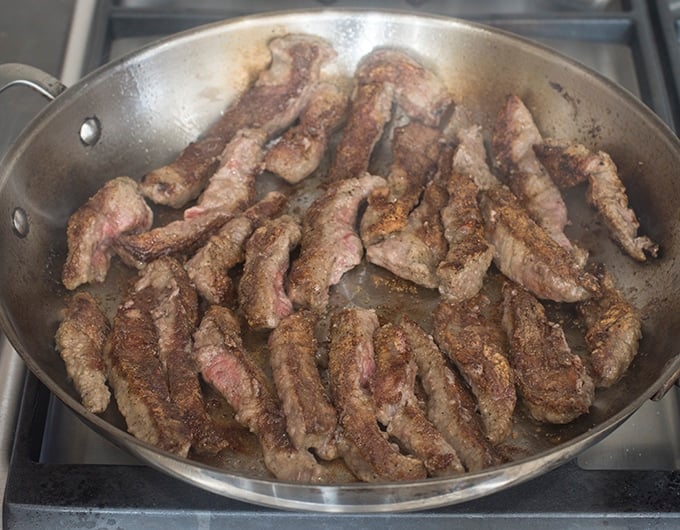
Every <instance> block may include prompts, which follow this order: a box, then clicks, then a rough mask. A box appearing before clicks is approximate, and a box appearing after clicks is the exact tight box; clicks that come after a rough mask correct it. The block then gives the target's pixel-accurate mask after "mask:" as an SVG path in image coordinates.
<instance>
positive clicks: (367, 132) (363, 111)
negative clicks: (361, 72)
mask: <svg viewBox="0 0 680 530" xmlns="http://www.w3.org/2000/svg"><path fill="white" fill-rule="evenodd" d="M393 96H394V88H393V87H392V86H391V85H384V84H371V85H359V86H358V87H357V88H356V89H355V92H354V96H353V97H352V103H351V107H350V112H349V116H348V118H347V123H346V124H345V126H344V128H343V130H342V138H341V139H340V142H339V143H338V145H337V147H336V149H335V157H334V158H333V162H332V165H331V168H330V170H329V171H328V180H329V181H330V182H333V181H336V180H343V179H347V178H357V177H359V176H361V174H362V173H364V172H366V171H368V166H369V163H370V161H371V154H372V153H373V148H374V147H375V145H376V144H377V143H378V140H380V137H381V136H382V134H383V131H384V129H385V124H386V123H387V122H388V121H390V118H391V117H392V98H393Z"/></svg>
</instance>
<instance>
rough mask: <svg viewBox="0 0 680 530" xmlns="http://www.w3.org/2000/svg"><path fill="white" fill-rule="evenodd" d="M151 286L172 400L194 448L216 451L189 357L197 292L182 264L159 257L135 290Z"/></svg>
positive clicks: (216, 438)
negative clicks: (186, 427)
mask: <svg viewBox="0 0 680 530" xmlns="http://www.w3.org/2000/svg"><path fill="white" fill-rule="evenodd" d="M145 289H149V290H150V292H151V293H152V296H153V308H152V309H151V316H152V317H153V321H154V325H155V326H156V333H157V334H158V358H159V360H160V361H161V365H162V367H163V371H164V373H165V375H166V377H167V382H168V389H169V391H170V399H171V400H172V402H173V403H175V405H177V408H178V409H179V410H180V412H181V414H182V416H183V417H184V421H185V422H186V424H187V425H188V426H189V429H190V431H191V438H192V448H193V449H194V451H196V452H197V453H201V454H215V453H218V452H219V451H221V450H222V449H224V448H225V447H227V445H228V441H227V439H226V438H225V437H224V436H221V435H220V434H219V433H218V431H217V429H216V427H215V425H214V423H213V421H212V420H211V419H210V417H209V416H208V414H207V412H206V409H205V402H204V400H203V395H202V392H201V385H200V382H199V379H198V371H197V369H196V365H195V363H194V360H193V358H192V357H191V349H192V347H193V343H192V340H191V336H192V334H193V332H194V330H195V329H196V326H197V325H198V296H197V295H196V289H194V287H193V285H191V283H190V280H189V277H188V276H187V274H186V272H185V271H184V269H183V268H182V265H181V264H180V263H179V262H178V261H176V260H175V259H173V258H169V257H162V258H159V259H157V260H155V261H152V262H151V263H149V264H148V265H147V266H146V267H145V268H144V270H143V271H142V272H141V274H140V278H139V280H137V282H136V283H135V291H137V292H141V291H144V290H145Z"/></svg>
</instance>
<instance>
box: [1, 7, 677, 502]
mask: <svg viewBox="0 0 680 530" xmlns="http://www.w3.org/2000/svg"><path fill="white" fill-rule="evenodd" d="M289 32H303V33H313V34H317V35H320V36H322V37H324V38H326V39H328V40H329V41H330V42H331V43H332V44H333V45H334V46H335V48H336V49H337V51H338V54H339V59H338V66H337V71H338V73H351V72H352V71H353V70H354V67H355V65H356V63H357V62H358V60H359V59H360V58H361V57H362V56H364V55H365V54H366V53H368V52H370V51H371V50H372V49H373V48H375V47H377V46H398V47H403V46H406V47H408V48H409V49H410V50H412V51H413V53H414V54H415V55H416V56H418V57H419V58H420V59H421V60H422V62H423V63H425V64H426V65H428V66H430V67H432V68H433V69H434V70H435V71H436V72H437V73H438V74H439V75H440V76H441V77H442V79H444V80H445V82H446V83H447V85H448V86H449V87H450V90H451V93H452V95H453V97H454V100H455V101H457V102H462V103H464V104H465V105H466V106H467V107H468V108H469V109H470V110H471V111H472V114H473V116H474V117H475V119H477V120H478V121H479V122H480V123H481V124H482V125H483V126H484V127H486V129H487V130H488V129H489V126H490V123H491V120H492V119H493V117H494V115H495V113H496V112H497V110H498V109H499V108H500V106H501V105H502V103H503V100H504V98H505V96H506V95H507V94H508V93H511V92H512V93H516V94H518V95H520V96H521V97H522V98H523V99H524V100H525V101H526V103H527V104H528V106H529V107H530V109H531V110H532V112H533V113H534V115H535V116H536V119H537V122H538V125H539V127H540V129H541V130H542V131H543V133H544V134H545V135H546V136H558V137H563V138H572V139H575V140H578V141H581V142H583V143H586V144H587V145H589V146H591V147H593V148H599V149H604V150H606V151H608V152H610V154H611V155H612V157H613V158H614V160H615V161H616V162H617V164H618V166H619V168H620V170H621V174H622V177H623V179H624V182H625V183H626V185H627V186H628V189H629V191H630V197H631V202H632V205H633V206H634V207H635V209H636V210H637V212H638V213H639V214H640V217H641V221H642V230H643V231H644V232H645V233H647V234H648V235H650V236H651V237H652V238H653V239H655V240H656V241H658V242H660V244H661V246H662V249H663V252H662V256H661V257H660V258H659V259H657V260H654V261H652V262H650V263H647V264H644V265H640V264H637V263H635V262H633V261H632V260H630V259H629V258H626V257H625V256H624V255H623V254H621V252H620V251H619V250H618V249H617V248H616V247H615V246H614V245H613V244H612V243H610V242H609V240H608V239H607V238H606V236H605V235H604V234H603V233H602V232H601V230H598V229H597V227H596V226H595V228H593V226H594V225H593V224H592V222H591V221H592V215H591V214H590V212H589V210H588V208H587V207H585V206H583V205H582V201H578V200H576V199H575V198H574V197H569V198H568V199H569V203H568V205H569V207H570V216H571V218H572V220H573V226H572V227H571V230H572V231H573V232H572V233H573V235H574V237H577V238H578V239H579V240H581V241H584V242H585V243H586V245H587V246H588V247H589V250H591V252H592V253H593V255H594V257H595V259H598V260H601V261H604V262H605V263H607V264H608V265H609V267H610V270H611V271H612V272H613V274H614V275H615V277H616V278H617V280H618V282H619V284H620V285H621V286H622V287H623V289H624V291H625V293H626V294H627V296H628V297H629V298H630V299H631V300H632V301H633V302H634V303H635V305H636V306H637V307H638V308H639V309H640V310H641V311H642V314H643V334H644V337H643V340H642V342H641V345H640V354H639V356H638V357H637V358H636V360H635V362H634V364H633V366H632V367H631V369H630V373H629V374H628V376H627V377H626V378H624V380H623V381H621V383H619V384H618V385H617V386H615V387H613V388H611V389H609V390H607V391H602V392H600V393H599V394H598V397H597V400H596V402H595V405H594V407H593V409H592V411H591V413H590V414H588V415H587V416H585V417H583V418H581V419H579V420H578V421H576V422H574V423H572V424H570V425H567V426H564V427H550V428H540V429H535V426H531V427H532V429H530V428H529V427H527V425H528V424H524V423H521V424H520V425H519V426H518V428H519V430H520V436H521V437H522V439H523V441H524V444H525V446H526V447H527V448H528V449H529V451H530V455H529V456H525V457H520V458H519V459H518V460H516V461H514V462H512V463H509V464H506V465H504V466H501V467H498V468H494V469H489V470H487V471H484V472H481V473H472V474H468V475H463V476H459V477H453V478H448V479H429V480H426V481H422V482H415V483H399V484H358V483H340V484H337V485H332V486H323V487H320V486H309V485H304V484H289V483H282V482H280V481H276V480H273V479H271V478H270V477H269V476H268V475H266V474H264V473H262V472H260V471H259V470H258V468H257V467H255V468H251V467H250V466H248V465H242V461H240V460H238V459H237V458H234V459H232V460H230V461H228V462H225V466H226V467H225V468H218V467H215V466H211V465H207V464H201V463H198V462H195V461H191V460H185V459H178V458H176V457H174V456H172V455H169V454H167V453H163V452H161V451H159V450H157V449H155V448H154V447H151V446H149V445H147V444H144V443H141V442H139V441H138V440H136V439H134V438H133V437H131V436H130V435H128V434H127V433H126V432H125V430H124V423H123V421H122V418H120V416H119V415H118V413H117V411H116V410H115V409H112V410H109V411H107V413H105V414H104V415H102V416H101V417H99V416H95V415H92V414H90V413H88V412H87V411H86V410H85V409H84V408H83V407H82V406H81V405H80V404H79V400H78V397H77V395H76V394H75V392H74V390H73V388H72V385H71V384H70V382H69V381H68V380H67V378H66V373H65V370H64V367H63V364H62V362H61V360H60V358H59V356H58V355H57V354H56V353H55V351H54V346H53V337H54V332H55V330H56V327H57V324H58V318H59V317H58V313H59V310H60V309H61V308H62V307H63V306H64V304H65V300H66V297H67V293H66V291H65V289H64V288H63V287H62V286H61V284H60V274H61V266H62V264H63V260H64V256H65V250H66V248H65V247H66V245H65V225H66V220H67V219H68V216H69V215H70V214H71V213H72V212H73V211H74V210H75V209H76V208H77V207H78V206H80V205H81V204H82V203H83V202H84V201H85V199H86V198H87V197H88V196H90V195H91V194H92V193H94V192H95V191H96V190H97V189H98V188H99V187H100V186H101V185H102V183H103V182H104V181H106V180H108V179H110V178H113V177H115V176H118V175H123V174H126V175H130V176H132V177H135V178H139V177H141V176H142V175H143V174H144V173H146V172H147V171H148V170H149V169H151V168H153V167H157V166H160V165H162V164H164V163H166V162H168V161H169V160H171V159H172V158H173V156H174V155H175V154H176V153H177V152H178V151H179V150H180V149H181V148H183V147H184V146H185V145H186V144H187V143H189V142H190V141H191V140H193V139H194V138H195V137H196V136H197V135H199V134H200V133H201V131H203V130H205V129H206V128H207V127H208V125H209V124H210V123H211V122H212V121H213V120H214V119H215V118H216V117H217V116H218V115H219V113H220V111H221V110H222V109H223V108H224V107H225V106H226V105H227V104H228V103H229V102H230V101H232V100H233V99H234V98H235V97H236V96H237V95H238V94H239V93H240V92H241V91H242V90H243V89H244V88H245V87H246V86H247V84H248V82H249V80H250V79H251V77H252V74H253V72H255V71H257V70H259V69H260V68H262V67H263V66H264V65H265V64H266V63H267V60H268V52H267V46H266V44H267V42H268V41H269V40H270V39H271V38H272V37H274V36H277V35H282V34H285V33H289ZM333 73H334V72H332V71H329V72H328V74H329V75H333ZM25 76H26V77H27V78H30V77H32V74H30V73H29V74H25ZM50 83H51V81H50V80H49V79H47V80H46V79H44V78H43V79H38V80H37V84H38V85H39V86H43V87H46V90H47V91H48V92H51V93H53V94H57V93H58V92H60V87H59V86H58V85H51V86H50V85H49V84H50ZM2 86H3V83H0V87H2ZM678 168H680V142H679V141H678V139H677V138H676V137H675V135H674V134H673V133H672V132H671V131H670V130H669V129H668V128H667V127H666V126H665V125H663V123H662V122H661V121H660V120H659V119H658V118H657V117H656V116H655V115H654V114H653V113H652V112H651V111H650V110H649V109H647V108H646V107H645V106H644V105H642V104H641V103H640V102H639V101H638V100H637V99H636V98H634V97H633V96H632V95H630V94H628V93H627V92H625V91H624V90H622V89H621V88H619V87H617V86H615V85H613V84H612V83H610V82H608V81H607V80H605V79H603V78H602V77H600V76H599V75H597V74H596V73H593V72H590V71H588V70H586V69H585V68H583V67H582V66H580V65H578V64H576V63H574V62H573V61H571V60H569V59H566V58H564V57H562V56H559V55H557V54H555V53H554V52H551V51H549V50H547V49H546V48H543V47H541V46H538V45H536V44H533V43H530V42H528V41H526V40H523V39H521V38H518V37H514V36H511V35H509V34H507V33H504V32H501V31H499V30H495V29H490V28H486V27H483V26H479V25H475V24H471V23H467V22H462V21H458V20H454V19H450V18H438V17H427V16H418V15H410V14H401V13H393V12H370V11H359V10H357V11H351V10H343V11H339V10H319V11H308V12H289V13H279V14H271V15H262V16H255V17H247V18H242V19H236V20H230V21H228V22H225V23H219V24H213V25H210V26H206V27H203V28H199V29H197V30H193V31H190V32H186V33H182V34H179V35H177V36H173V37H171V38H168V39H164V40H162V41H159V42H158V43H156V44H153V45H151V46H149V47H146V48H144V49H142V50H140V51H139V52H136V53H134V54H132V55H130V56H128V57H125V58H123V59H121V60H119V61H116V62H114V63H111V64H109V65H106V66H104V67H102V68H100V69H99V70H97V71H95V72H94V73H92V74H91V75H89V76H87V77H86V78H84V79H83V80H81V81H80V82H78V83H77V84H75V85H74V86H72V87H70V88H68V89H67V90H65V91H63V93H61V94H60V95H58V96H57V97H56V98H55V100H54V101H53V102H52V103H50V104H49V105H48V106H47V107H46V108H45V109H44V110H43V112H41V113H40V114H39V115H38V116H37V117H36V118H35V120H34V121H33V122H32V123H31V124H30V125H29V127H28V128H27V129H26V130H25V131H24V132H23V133H22V135H21V136H20V137H19V138H18V139H17V141H16V142H15V144H14V146H13V148H12V149H11V150H10V151H9V152H8V154H7V155H6V156H5V158H4V159H3V161H2V163H1V165H0V219H2V220H3V221H2V222H0V256H2V263H3V268H2V270H1V271H0V323H1V324H2V328H3V331H4V332H5V334H6V335H7V336H8V338H9V339H10V341H11V342H12V344H13V345H14V347H15V348H16V349H17V350H18V351H19V353H20V354H21V356H22V358H23V359H24V360H25V362H26V364H27V365H28V367H29V368H30V369H31V370H32V371H33V372H34V373H35V374H36V375H37V376H38V377H39V378H40V380H41V381H42V382H43V383H45V385H46V386H47V387H48V388H49V389H50V390H51V391H52V392H54V393H55V395H56V396H57V397H59V398H60V399H61V400H63V401H64V402H65V403H66V404H67V405H68V406H69V407H70V408H72V409H73V410H75V411H76V412H77V413H78V414H79V415H80V416H81V417H82V418H83V419H84V420H85V421H86V422H87V423H88V424H90V425H91V426H92V427H93V428H95V429H96V430H97V431H99V432H101V433H102V434H103V435H104V436H106V437H107V438H109V439H110V440H112V441H114V442H115V443H116V444H118V445H120V446H122V447H123V448H125V449H126V450H128V451H130V452H131V453H132V454H134V455H136V456H137V457H139V458H140V459H141V460H143V461H145V462H147V463H148V464H150V465H152V466H154V467H157V468H159V469H161V470H163V471H165V472H167V473H169V474H171V475H174V476H177V477H179V478H181V479H183V480H186V481H188V482H190V483H193V484H196V485H198V486H200V487H203V488H206V489H208V490H211V491H214V492H217V493H220V494H223V495H226V496H229V497H234V498H238V499H242V500H246V501H250V502H255V503H260V504H266V505H271V506H277V507H283V508H295V509H307V510H318V511H338V512H340V511H344V512H370V511H390V510H414V509H422V508H427V507H434V506H440V505H444V504H451V503H456V502H461V501H464V500H468V499H471V498H475V497H479V496H482V495H486V494H489V493H491V492H494V491H497V490H499V489H502V488H505V487H508V486H511V485H512V484H515V483H518V482H521V481H524V480H527V479H529V478H531V477H533V476H536V475H538V474H541V473H544V472H546V471H548V470H549V469H552V468H554V467H555V466H558V465H559V464H561V463H563V462H565V461H567V460H569V459H571V458H573V457H574V456H575V455H576V454H578V453H579V452H580V451H582V450H583V449H585V448H586V447H588V446H590V445H592V444H594V443H595V442H596V441H598V440H599V439H601V438H602V437H603V436H605V435H606V434H607V433H608V432H610V431H611V430H612V429H613V428H615V427H616V426H617V425H618V424H619V423H620V422H622V421H623V420H624V419H625V418H626V417H628V416H629V415H630V414H631V413H632V412H634V411H635V410H636V409H637V408H638V407H639V406H640V405H642V403H644V401H645V400H646V399H649V398H650V397H651V396H653V395H654V394H656V393H657V392H658V391H659V390H660V389H661V388H662V387H664V386H666V385H667V384H668V383H669V382H671V381H672V380H673V379H674V377H676V373H677V370H678V368H679V367H680V358H679V357H678V351H677V350H676V344H677V343H678V339H680V311H678V309H679V307H678V306H679V305H680V293H679V292H678V291H679V290H680V279H679V278H678V276H679V275H680V269H679V266H680V265H678V264H677V263H676V259H677V257H678V234H680V230H679V229H678V228H679V227H678V224H679V223H680V215H679V214H678V206H680V184H679V182H678V179H677V177H676V173H677V171H678ZM125 277H126V272H125V270H124V269H123V267H120V266H116V267H114V269H113V270H112V271H111V278H110V282H107V286H106V287H97V288H95V289H96V290H97V289H98V291H97V293H96V294H98V295H99V296H100V297H101V298H102V299H104V300H107V301H108V304H109V309H110V310H113V309H115V304H116V303H117V299H118V294H117V291H116V289H115V287H116V286H117V285H119V282H121V281H122V280H123V279H124V278H125ZM366 292H367V293H369V294H370V290H367V291H366ZM361 303H364V304H365V305H370V304H371V303H372V301H371V296H368V295H367V296H364V297H363V298H362V302H361Z"/></svg>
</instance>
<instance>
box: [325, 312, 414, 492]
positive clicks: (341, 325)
mask: <svg viewBox="0 0 680 530" xmlns="http://www.w3.org/2000/svg"><path fill="white" fill-rule="evenodd" d="M377 328H378V317H377V316H376V314H375V312H374V311H372V310H367V309H359V308H345V309H342V310H340V311H338V312H337V313H335V314H333V316H332V319H331V328H330V332H329V340H330V349H329V352H328V370H329V375H330V385H331V394H332V398H333V403H334V404H335V406H336V408H337V410H338V417H339V424H340V428H341V429H340V431H339V433H338V449H339V451H340V454H341V456H342V458H343V459H344V461H345V463H346V464H347V467H349V469H350V470H351V471H352V473H354V475H356V477H357V478H359V479H360V480H364V481H368V482H376V481H389V480H417V479H421V478H425V477H426V476H427V474H426V471H425V467H424V466H423V464H422V462H421V461H420V460H418V459H416V458H413V457H411V456H406V455H403V454H401V453H400V452H399V450H398V449H397V448H396V447H395V446H393V445H392V444H390V443H389V442H388V441H387V439H386V438H385V437H384V436H383V434H382V432H381V430H380V429H379V428H378V423H377V419H376V412H375V405H374V402H373V398H372V396H371V394H370V389H369V385H370V382H371V379H372V377H373V374H374V372H375V358H374V355H373V333H374V331H375V330H376V329H377Z"/></svg>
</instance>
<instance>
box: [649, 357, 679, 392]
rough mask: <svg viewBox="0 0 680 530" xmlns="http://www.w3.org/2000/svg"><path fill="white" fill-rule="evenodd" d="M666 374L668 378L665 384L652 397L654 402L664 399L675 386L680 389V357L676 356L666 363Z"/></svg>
mask: <svg viewBox="0 0 680 530" xmlns="http://www.w3.org/2000/svg"><path fill="white" fill-rule="evenodd" d="M664 372H665V373H667V374H668V377H666V379H665V383H664V384H663V385H661V388H659V390H658V391H657V392H656V394H654V395H653V396H652V401H659V400H660V399H661V398H663V397H664V396H665V395H666V393H667V392H668V391H669V390H670V389H671V388H672V387H673V385H676V386H678V387H680V355H676V356H675V357H674V358H672V359H671V360H670V361H668V362H667V363H666V370H664Z"/></svg>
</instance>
